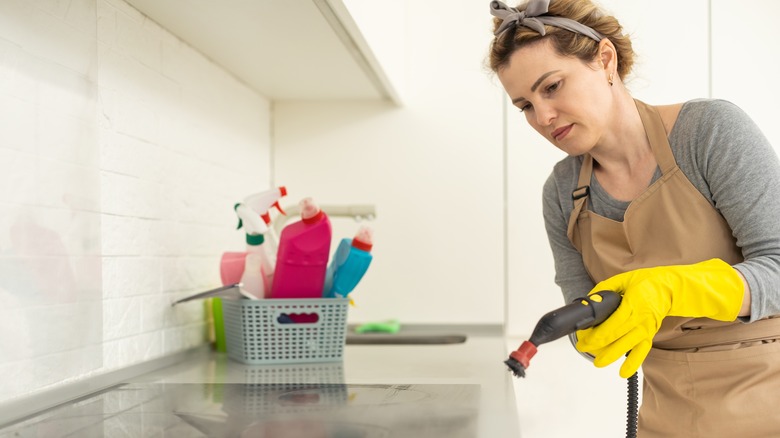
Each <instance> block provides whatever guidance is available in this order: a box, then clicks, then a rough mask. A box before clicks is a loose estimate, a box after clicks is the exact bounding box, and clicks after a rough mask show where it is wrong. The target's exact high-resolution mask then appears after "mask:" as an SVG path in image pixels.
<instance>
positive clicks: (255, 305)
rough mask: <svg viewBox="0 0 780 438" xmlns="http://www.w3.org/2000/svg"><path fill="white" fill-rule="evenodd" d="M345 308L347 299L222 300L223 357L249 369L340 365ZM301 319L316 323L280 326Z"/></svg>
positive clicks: (344, 329)
mask: <svg viewBox="0 0 780 438" xmlns="http://www.w3.org/2000/svg"><path fill="white" fill-rule="evenodd" d="M348 308H349V300H348V299H346V298H324V299H290V300H281V299H278V300H277V299H266V300H227V299H225V300H222V310H223V314H224V321H225V341H226V344H227V354H228V357H230V358H231V359H234V360H237V361H239V362H243V363H246V364H250V365H254V364H278V363H312V362H336V361H340V360H342V357H343V354H344V343H345V340H346V336H347V311H348ZM301 315H308V316H309V317H310V318H309V319H310V320H311V319H314V317H313V315H316V321H315V322H298V323H289V322H285V321H289V320H290V319H295V318H296V317H300V316H301Z"/></svg>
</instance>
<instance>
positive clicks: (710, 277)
mask: <svg viewBox="0 0 780 438" xmlns="http://www.w3.org/2000/svg"><path fill="white" fill-rule="evenodd" d="M602 290H612V291H615V292H618V293H619V294H621V295H623V301H621V303H620V306H618V308H617V310H615V312H614V313H613V314H612V315H610V317H609V318H607V320H606V321H604V322H603V323H601V324H599V325H598V326H596V327H592V328H589V329H585V330H580V331H578V332H577V338H578V341H577V350H579V351H581V352H583V353H590V354H592V355H593V356H595V359H594V360H593V363H594V364H595V365H596V366H597V367H605V366H607V365H609V364H611V363H613V362H615V361H616V360H618V359H619V358H621V357H622V356H624V355H625V354H626V353H627V352H630V353H629V354H628V357H627V358H626V360H625V361H624V362H623V365H622V366H621V367H620V375H621V376H622V377H623V378H628V377H631V376H632V375H633V374H634V373H635V372H636V371H637V370H638V369H639V366H640V365H641V364H642V362H643V361H644V360H645V358H646V357H647V354H648V353H649V352H650V348H651V347H652V345H653V337H654V336H655V334H656V333H657V332H658V330H659V329H660V328H661V322H662V321H663V319H664V317H666V316H683V317H691V318H700V317H706V318H711V319H716V320H719V321H734V320H735V319H736V318H737V316H738V314H739V310H740V308H741V307H742V299H743V297H744V291H745V285H744V283H743V282H742V277H741V276H740V275H739V273H737V271H736V270H735V269H734V268H732V267H731V266H730V265H729V264H728V263H726V262H724V261H723V260H720V259H712V260H707V261H704V262H700V263H695V264H692V265H676V266H659V267H655V268H644V269H637V270H634V271H628V272H625V273H623V274H618V275H615V276H614V277H611V278H608V279H606V280H604V281H602V282H600V283H599V284H597V285H596V287H594V288H593V290H592V291H591V292H590V293H595V292H598V291H602Z"/></svg>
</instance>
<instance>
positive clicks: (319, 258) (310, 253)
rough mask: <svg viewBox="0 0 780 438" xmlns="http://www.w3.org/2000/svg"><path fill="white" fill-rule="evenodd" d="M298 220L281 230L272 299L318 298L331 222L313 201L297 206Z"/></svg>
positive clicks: (322, 280)
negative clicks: (299, 208)
mask: <svg viewBox="0 0 780 438" xmlns="http://www.w3.org/2000/svg"><path fill="white" fill-rule="evenodd" d="M300 205H301V220H300V221H297V222H294V223H291V224H289V225H287V226H286V227H284V228H283V229H282V233H281V235H280V236H279V250H278V251H277V258H276V272H275V274H274V278H273V283H272V286H271V298H321V297H322V288H323V285H324V283H325V272H326V270H327V268H328V256H329V254H330V241H331V238H332V234H333V231H332V228H331V225H330V219H329V218H328V215H327V214H325V212H324V211H322V209H320V208H319V206H317V204H315V203H314V201H313V200H312V198H305V199H303V200H302V201H301V202H300Z"/></svg>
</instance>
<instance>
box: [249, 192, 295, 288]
mask: <svg viewBox="0 0 780 438" xmlns="http://www.w3.org/2000/svg"><path fill="white" fill-rule="evenodd" d="M284 196H287V188H286V187H285V186H279V187H277V188H275V189H271V190H267V191H264V192H260V193H255V194H254V195H249V196H247V197H246V198H244V201H243V204H244V205H246V206H247V207H249V208H251V209H252V210H253V211H255V212H256V213H257V214H258V215H260V218H261V219H262V220H263V222H265V225H266V229H267V231H266V232H264V233H263V236H264V237H265V242H264V243H263V248H265V252H266V255H267V256H268V260H269V261H270V263H271V270H270V272H269V273H268V274H267V275H268V277H269V280H270V277H272V276H273V267H274V265H275V263H276V251H277V248H278V245H279V239H278V237H277V236H276V233H274V230H273V228H271V227H270V225H271V208H272V207H275V208H276V209H277V210H278V211H279V213H281V214H286V213H285V212H284V210H282V207H281V206H280V205H279V200H280V199H281V198H282V197H284ZM239 228H240V222H239Z"/></svg>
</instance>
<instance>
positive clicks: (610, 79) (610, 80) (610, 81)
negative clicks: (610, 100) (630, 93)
mask: <svg viewBox="0 0 780 438" xmlns="http://www.w3.org/2000/svg"><path fill="white" fill-rule="evenodd" d="M613 77H614V73H610V74H609V79H607V82H609V86H610V87H611V86H612V78H613Z"/></svg>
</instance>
